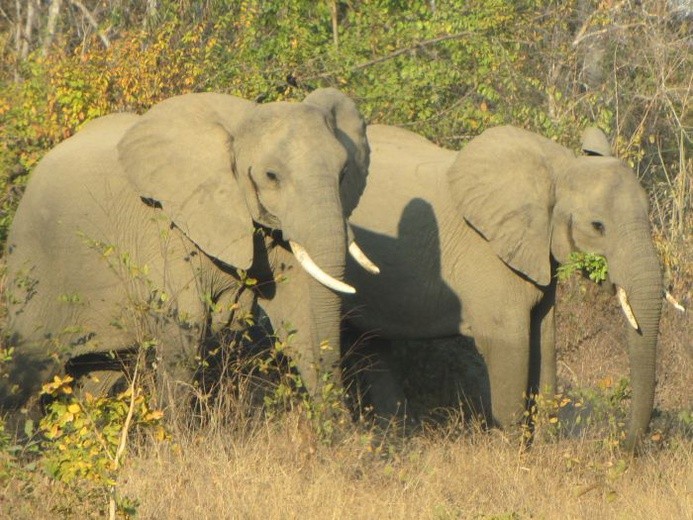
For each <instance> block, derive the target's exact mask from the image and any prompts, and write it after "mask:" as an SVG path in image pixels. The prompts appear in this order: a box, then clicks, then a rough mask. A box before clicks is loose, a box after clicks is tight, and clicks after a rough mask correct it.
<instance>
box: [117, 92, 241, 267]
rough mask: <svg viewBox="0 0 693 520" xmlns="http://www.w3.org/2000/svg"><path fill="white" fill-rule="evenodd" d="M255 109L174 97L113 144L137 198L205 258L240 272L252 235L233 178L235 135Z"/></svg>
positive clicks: (228, 99) (218, 98)
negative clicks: (156, 210)
mask: <svg viewBox="0 0 693 520" xmlns="http://www.w3.org/2000/svg"><path fill="white" fill-rule="evenodd" d="M252 106H253V103H251V102H249V101H246V100H243V99H240V98H235V97H233V96H226V95H222V94H186V95H183V96H177V97H174V98H170V99H168V100H166V101H163V102H162V103H159V104H158V105H155V106H154V107H153V108H151V109H150V110H149V111H148V112H147V113H145V114H144V115H143V116H142V117H141V118H140V120H139V122H138V123H137V124H135V125H134V126H133V127H132V128H131V129H130V130H129V131H128V132H127V133H126V134H125V136H124V137H123V138H122V139H121V141H120V143H119V144H118V158H119V161H120V163H121V165H122V166H123V168H124V170H125V174H126V176H127V178H128V179H129V181H130V182H131V183H132V185H133V186H134V188H135V190H136V192H137V193H138V194H139V195H140V197H142V199H143V200H145V201H147V202H149V203H150V204H151V203H154V204H156V205H157V206H160V207H161V209H162V211H163V212H164V214H165V215H166V216H167V217H168V218H170V219H171V221H172V222H173V223H174V224H175V225H176V226H177V227H178V228H179V229H180V230H181V231H182V232H183V233H184V234H185V235H186V236H187V237H188V238H189V239H190V240H192V241H193V242H194V243H195V244H196V245H197V246H198V247H199V248H200V249H201V250H202V251H204V252H205V253H206V254H207V255H209V256H212V257H214V258H216V259H219V260H221V261H222V262H224V263H226V264H229V265H233V266H235V267H239V268H241V269H248V268H249V267H250V265H251V264H252V261H253V236H252V235H253V230H254V228H253V222H252V218H251V215H250V213H249V211H248V209H247V206H246V203H245V200H244V197H243V194H242V193H241V192H240V188H239V184H238V182H237V180H236V175H235V172H234V171H233V167H234V153H233V134H232V131H233V127H234V124H237V122H238V120H239V119H241V118H242V117H243V114H244V113H245V112H246V111H247V110H249V109H250V108H251V107H252ZM234 122H235V123H234Z"/></svg>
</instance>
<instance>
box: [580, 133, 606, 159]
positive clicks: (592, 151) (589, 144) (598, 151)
mask: <svg viewBox="0 0 693 520" xmlns="http://www.w3.org/2000/svg"><path fill="white" fill-rule="evenodd" d="M581 148H582V151H583V152H584V153H585V155H599V156H602V157H611V145H610V144H609V140H608V139H607V138H606V135H605V134H604V132H602V131H601V130H600V129H599V128H597V127H596V126H590V127H587V128H585V131H584V132H583V133H582V147H581Z"/></svg>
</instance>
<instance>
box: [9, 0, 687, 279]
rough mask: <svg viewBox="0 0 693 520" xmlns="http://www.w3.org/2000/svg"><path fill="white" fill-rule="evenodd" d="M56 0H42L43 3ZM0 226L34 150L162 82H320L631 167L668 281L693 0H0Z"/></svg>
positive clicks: (682, 201)
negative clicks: (603, 142)
mask: <svg viewBox="0 0 693 520" xmlns="http://www.w3.org/2000/svg"><path fill="white" fill-rule="evenodd" d="M56 6H57V8H56ZM0 7H1V9H2V10H1V11H0V24H2V25H0V52H1V53H2V65H1V66H0V143H1V144H0V190H1V191H0V193H1V194H2V201H1V206H2V215H0V240H4V237H5V235H6V231H7V227H8V225H9V222H10V221H11V215H12V212H13V210H14V208H15V207H16V204H17V201H18V199H19V196H20V195H21V191H22V188H23V186H24V183H25V181H26V178H27V176H28V173H29V172H30V171H31V168H32V167H33V166H34V165H35V164H36V162H37V161H38V160H39V158H40V157H41V156H42V155H43V154H44V153H45V152H46V151H47V150H48V149H50V148H51V147H52V146H54V145H55V144H56V143H58V142H59V141H61V140H62V139H64V138H66V137H68V136H69V135H71V134H73V133H74V132H75V131H76V130H77V129H78V128H79V126H80V125H81V124H83V123H84V122H85V121H87V120H89V119H92V118H94V117H97V116H100V115H103V114H106V113H109V112H114V111H136V112H142V111H144V110H146V109H147V108H148V107H149V106H151V105H152V104H153V103H156V102H157V101H160V100H162V99H164V98H166V97H169V96H172V95H176V94H180V93H184V92H198V91H218V92H226V93H229V94H234V95H239V96H242V97H246V98H249V99H257V100H259V101H272V100H277V99H301V98H303V97H304V96H305V95H306V93H307V92H308V91H309V90H311V89H313V88H316V87H320V86H328V85H329V86H336V87H338V88H340V89H342V90H344V91H345V92H347V93H348V94H350V95H351V96H353V97H354V98H355V99H356V100H357V101H358V104H359V107H360V108H361V110H362V111H363V112H364V114H365V115H366V117H367V118H368V120H369V121H370V122H373V123H379V122H383V123H388V124H395V125H402V126H406V127H408V128H410V129H412V130H414V131H417V132H420V133H422V134H424V135H426V136H427V137H429V138H430V139H432V140H433V141H435V142H437V143H438V144H441V145H443V146H446V147H451V148H460V147H461V146H463V145H464V143H465V142H466V141H467V140H469V139H470V138H471V137H473V136H474V135H477V134H478V133H480V132H481V131H482V130H483V129H484V128H486V127H488V126H491V125H496V124H502V123H512V124H515V125H519V126H523V127H526V128H529V129H532V130H535V131H538V132H540V133H542V134H544V135H547V136H549V137H552V138H556V139H558V140H559V141H561V142H563V143H565V144H567V145H569V146H573V147H575V148H577V146H578V143H579V138H580V133H581V130H582V129H583V128H584V127H585V126H586V125H587V124H597V125H599V126H600V127H601V128H602V129H603V130H605V131H606V132H607V133H608V134H609V135H610V137H611V138H612V140H613V142H614V146H615V149H616V151H617V152H618V153H619V154H620V155H621V157H623V158H624V159H625V160H627V161H628V162H629V163H630V164H631V165H632V166H633V167H634V168H635V170H636V172H637V173H638V176H639V177H640V178H641V179H642V181H643V183H644V184H645V185H646V186H647V188H648V190H649V192H650V194H651V197H652V202H653V223H654V224H655V226H656V229H657V234H658V237H659V238H660V246H661V247H660V249H661V250H662V251H663V253H665V254H664V255H663V256H664V259H665V261H666V264H667V267H668V268H669V271H670V272H671V273H672V275H673V278H674V281H677V280H678V281H680V279H681V276H680V275H681V274H682V273H681V272H680V271H681V270H682V269H684V268H685V266H684V265H682V262H681V258H679V257H680V254H679V252H680V250H681V246H680V245H679V244H680V243H681V241H682V240H683V241H685V240H686V230H687V229H690V225H689V224H690V223H691V217H690V209H691V204H692V198H693V197H692V195H691V193H692V191H693V189H692V187H691V186H692V182H691V169H692V168H691V164H692V163H691V161H692V159H691V156H690V155H691V154H690V151H691V125H692V124H693V122H692V121H691V114H690V107H689V100H690V95H691V81H692V79H691V78H692V74H693V72H692V71H693V66H692V64H693V52H691V47H692V46H693V38H692V36H691V30H692V27H693V9H692V8H691V6H690V3H687V2H673V1H666V0H645V1H642V2H635V1H616V0H601V1H594V0H569V1H561V2H558V1H549V0H520V1H511V0H426V1H424V0H415V1H411V2H409V1H407V2H403V1H398V0H348V1H336V0H319V1H306V0H288V1H285V2H269V1H260V0H235V1H234V0H214V1H213V0H206V1H194V2H193V1H189V0H187V1H186V0H183V1H172V0H148V1H146V2H144V1H142V2H140V1H134V0H99V1H96V0H85V1H83V2H79V1H74V0H63V1H55V0H54V1H50V2H39V1H37V0H21V1H20V0H15V1H11V0H0Z"/></svg>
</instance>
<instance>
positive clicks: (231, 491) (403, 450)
mask: <svg viewBox="0 0 693 520" xmlns="http://www.w3.org/2000/svg"><path fill="white" fill-rule="evenodd" d="M585 287H586V289H585ZM560 300H561V307H560V308H559V320H558V321H559V323H558V326H559V336H558V337H559V354H560V355H559V358H560V373H559V376H560V382H561V383H562V384H563V385H564V386H570V387H572V388H595V387H600V385H601V386H603V385H604V384H605V381H611V380H613V381H617V380H618V378H619V377H622V376H627V375H628V359H627V353H626V349H625V345H624V335H623V332H622V321H623V320H622V319H621V317H620V315H619V311H618V309H617V308H616V307H615V304H614V303H613V302H612V301H611V299H610V298H609V297H608V295H606V294H603V293H602V292H600V291H599V290H598V289H595V288H594V287H593V286H592V285H589V284H587V285H584V286H583V285H582V284H566V285H565V286H563V287H562V288H561V295H560ZM585 300H586V301H589V302H590V303H589V305H587V304H585ZM692 331H693V317H691V315H690V313H687V314H680V313H678V312H677V311H674V310H673V309H672V308H670V307H666V308H665V310H664V314H663V318H662V327H661V335H660V355H659V361H658V369H657V370H658V372H657V377H658V386H657V396H656V403H655V404H656V417H655V418H654V420H653V424H652V431H653V433H656V434H658V436H657V437H656V439H655V440H654V441H652V440H651V441H650V442H648V444H647V446H646V448H645V451H644V453H643V454H642V455H641V456H639V457H638V458H635V459H631V458H629V457H628V456H627V455H625V454H623V453H621V452H619V451H618V450H615V449H614V448H613V446H612V445H610V443H609V442H608V436H606V435H605V433H604V432H605V431H608V429H609V425H608V424H606V423H605V422H603V423H601V424H594V425H592V426H590V427H588V428H586V429H585V430H584V431H583V433H582V435H583V436H582V437H581V438H562V439H559V440H551V437H550V436H544V435H538V436H537V439H538V440H537V442H535V443H534V445H533V446H532V448H531V449H529V450H521V449H520V447H519V443H518V442H517V440H513V439H515V437H512V436H511V435H509V434H507V433H503V432H499V431H492V432H486V433H483V432H475V433H464V432H461V431H460V430H461V429H460V428H459V421H458V420H456V417H455V413H454V411H453V413H452V415H451V416H452V420H450V421H449V422H448V423H447V424H443V425H439V426H435V427H434V426H430V427H428V428H427V429H426V430H425V431H423V432H421V433H417V434H415V435H412V436H410V437H407V438H398V437H396V436H395V435H391V436H390V437H378V436H376V435H374V434H373V433H372V432H370V431H369V430H368V429H367V428H365V427H363V426H358V425H353V424H346V425H344V426H343V427H342V428H341V429H340V430H339V431H338V433H337V436H336V440H335V441H334V444H333V445H332V446H327V445H324V444H322V443H321V442H320V441H319V439H318V437H317V435H316V434H315V432H314V430H313V429H312V428H311V427H310V425H309V423H308V421H307V420H306V419H305V416H304V415H303V414H301V413H300V412H299V411H293V412H287V413H286V414H284V415H281V416H279V417H277V418H274V419H267V418H262V417H261V416H260V414H258V413H255V412H253V410H251V409H250V407H249V406H248V405H246V407H245V408H244V407H243V406H242V405H241V406H238V405H235V406H234V403H231V405H232V406H230V407H229V408H223V407H222V408H219V409H216V411H213V412H212V419H214V420H212V421H211V422H209V423H208V424H206V425H205V426H200V427H198V428H197V429H191V428H173V429H172V436H171V439H170V440H169V441H165V442H155V441H154V440H150V439H139V440H135V441H134V442H135V445H134V446H132V451H131V453H130V456H129V458H128V459H127V460H126V462H125V467H124V468H123V471H122V472H121V473H120V476H119V481H118V489H119V493H120V495H121V496H126V497H128V498H130V499H132V500H136V501H137V503H138V504H137V506H136V510H137V515H136V517H135V518H140V519H152V520H155V519H156V520H159V519H188V518H194V519H255V518H257V519H291V518H320V519H323V518H324V519H329V518H334V519H373V518H386V519H390V518H391V519H498V520H505V519H507V520H520V519H530V518H531V519H588V520H601V519H624V520H626V519H627V520H631V519H647V520H650V519H658V520H659V519H663V520H666V519H672V520H674V519H675V520H679V519H693V436H692V432H691V428H692V425H691V410H692V409H693V407H692V406H691V397H693V396H692V395H691V392H690V388H692V387H693V385H692V383H693V372H692V371H691V359H692V356H691V350H690V349H691V344H692V342H691V339H692V338H693V334H692ZM448 365H449V364H448ZM448 377H451V376H450V375H448ZM438 383H439V384H440V383H441V381H440V380H438ZM443 383H444V384H446V385H447V386H449V387H454V385H453V384H448V383H447V382H443ZM448 401H449V399H448ZM217 419H219V420H217ZM540 433H541V432H540ZM1 463H2V461H1V460H0V464H1ZM106 504H107V496H106V495H105V492H104V491H103V490H101V491H99V490H98V489H97V490H95V489H93V488H88V487H85V488H83V489H81V490H78V491H77V492H76V491H75V489H74V488H69V487H67V486H66V485H65V484H62V483H60V482H57V481H54V480H51V479H49V478H48V477H46V476H44V474H43V473H42V472H41V471H32V472H19V471H18V472H16V475H15V476H10V477H9V478H7V479H4V480H3V479H2V478H0V519H5V518H8V519H10V518H11V519H17V520H22V519H27V520H38V519H52V518H80V519H81V518H103V517H105V514H106V510H105V508H106Z"/></svg>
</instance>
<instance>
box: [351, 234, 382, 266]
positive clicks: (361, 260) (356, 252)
mask: <svg viewBox="0 0 693 520" xmlns="http://www.w3.org/2000/svg"><path fill="white" fill-rule="evenodd" d="M349 254H350V255H351V257H352V258H353V259H354V260H356V262H357V263H358V264H359V265H360V266H361V267H363V268H364V269H365V270H366V271H368V272H369V273H371V274H380V268H379V267H378V266H377V265H375V264H374V263H373V262H372V261H371V259H370V258H368V257H367V256H366V253H364V252H363V250H362V249H361V248H360V247H359V245H358V244H357V243H356V242H351V244H349Z"/></svg>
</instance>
